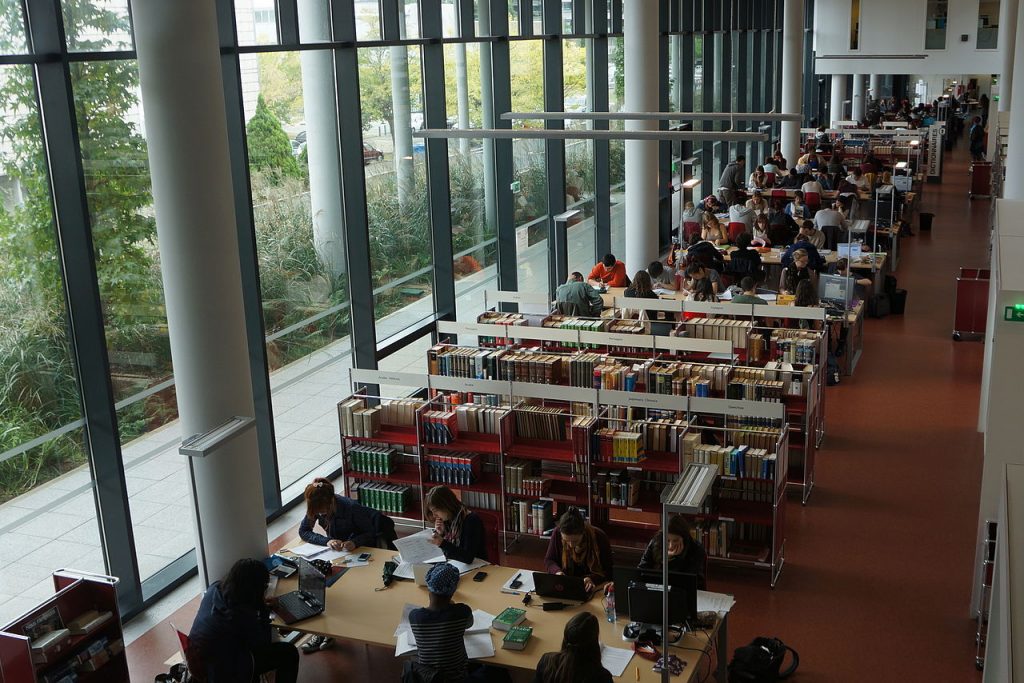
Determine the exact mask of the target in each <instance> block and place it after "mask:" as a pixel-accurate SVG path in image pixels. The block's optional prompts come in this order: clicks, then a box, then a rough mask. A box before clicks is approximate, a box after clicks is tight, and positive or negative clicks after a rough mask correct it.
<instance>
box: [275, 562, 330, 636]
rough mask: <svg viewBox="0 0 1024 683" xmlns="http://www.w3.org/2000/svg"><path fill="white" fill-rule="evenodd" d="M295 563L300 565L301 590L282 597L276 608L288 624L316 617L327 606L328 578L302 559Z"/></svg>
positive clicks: (278, 614)
mask: <svg viewBox="0 0 1024 683" xmlns="http://www.w3.org/2000/svg"><path fill="white" fill-rule="evenodd" d="M295 563H296V564H298V565H299V588H298V590H294V591H292V592H291V593H285V594H284V595H282V596H280V597H279V598H278V599H277V605H276V606H275V607H274V612H276V613H277V616H279V617H280V618H281V621H283V622H284V623H286V624H294V623H295V622H297V621H302V620H303V619H309V618H310V617H315V616H316V615H318V614H320V613H322V612H323V611H324V608H325V607H326V605H327V577H326V576H324V575H323V574H321V573H320V572H319V571H317V569H316V568H315V567H314V566H313V565H312V564H310V563H309V562H307V561H306V560H304V559H302V558H301V557H297V558H295Z"/></svg>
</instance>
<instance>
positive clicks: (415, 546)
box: [395, 529, 444, 564]
mask: <svg viewBox="0 0 1024 683" xmlns="http://www.w3.org/2000/svg"><path fill="white" fill-rule="evenodd" d="M433 535H434V530H433V529H424V530H423V531H420V532H417V533H415V534H412V535H411V536H406V537H405V538H399V539H396V540H395V547H396V548H398V552H399V553H401V555H402V561H403V562H408V563H409V564H418V563H421V562H424V563H425V562H444V553H442V552H441V549H440V548H438V547H437V546H436V545H434V544H433V543H430V541H429V540H428V539H430V538H431V537H433Z"/></svg>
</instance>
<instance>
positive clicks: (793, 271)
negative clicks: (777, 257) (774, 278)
mask: <svg viewBox="0 0 1024 683" xmlns="http://www.w3.org/2000/svg"><path fill="white" fill-rule="evenodd" d="M792 257H793V261H792V263H790V264H789V265H788V266H786V267H785V268H783V269H782V279H781V280H780V282H779V290H781V291H782V292H784V293H786V294H795V293H796V288H797V286H798V285H799V284H800V283H801V282H802V281H804V280H809V281H810V282H811V284H812V286H813V287H814V288H815V291H817V286H818V278H817V276H816V275H815V273H814V271H813V270H812V269H811V268H810V267H809V266H810V255H809V254H808V252H807V250H806V249H796V250H794V251H793V253H792Z"/></svg>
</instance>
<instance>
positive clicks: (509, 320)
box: [476, 311, 526, 325]
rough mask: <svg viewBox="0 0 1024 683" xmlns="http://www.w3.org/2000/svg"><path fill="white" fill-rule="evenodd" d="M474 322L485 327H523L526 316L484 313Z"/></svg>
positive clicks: (498, 312) (495, 312) (497, 312)
mask: <svg viewBox="0 0 1024 683" xmlns="http://www.w3.org/2000/svg"><path fill="white" fill-rule="evenodd" d="M476 321H477V322H478V323H486V324H487V325H525V324H526V316H525V315H523V314H522V313H502V312H500V311H484V312H483V313H481V314H480V315H479V316H478V317H477V319H476Z"/></svg>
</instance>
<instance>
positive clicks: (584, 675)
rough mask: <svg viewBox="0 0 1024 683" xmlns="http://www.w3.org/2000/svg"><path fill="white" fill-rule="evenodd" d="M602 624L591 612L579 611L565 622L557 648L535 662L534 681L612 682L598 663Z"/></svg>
mask: <svg viewBox="0 0 1024 683" xmlns="http://www.w3.org/2000/svg"><path fill="white" fill-rule="evenodd" d="M600 636H601V624H600V622H598V620H597V617H595V616H594V614H593V613H592V612H580V613H579V614H577V615H575V616H574V617H573V618H572V619H570V620H569V621H568V622H567V623H566V625H565V632H564V633H563V635H562V649H561V651H560V652H548V653H546V654H544V656H542V657H541V658H540V661H539V662H537V672H536V673H535V674H534V675H533V683H612V674H611V672H609V671H608V669H606V668H604V666H602V665H601V643H600V640H599V639H600Z"/></svg>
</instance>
